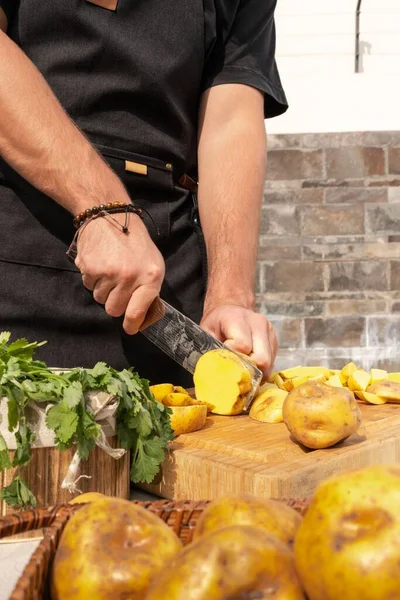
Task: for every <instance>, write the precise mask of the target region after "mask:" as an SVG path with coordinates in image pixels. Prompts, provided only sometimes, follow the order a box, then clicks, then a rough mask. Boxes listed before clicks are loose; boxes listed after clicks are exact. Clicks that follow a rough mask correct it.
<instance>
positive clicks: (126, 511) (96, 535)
mask: <svg viewBox="0 0 400 600" xmlns="http://www.w3.org/2000/svg"><path fill="white" fill-rule="evenodd" d="M181 548H182V543H181V542H180V540H179V538H178V537H177V536H176V535H175V533H174V532H173V531H172V529H170V528H169V527H168V525H166V524H165V523H164V522H163V521H162V520H161V519H159V518H158V517H157V516H156V515H154V514H153V513H151V512H150V511H147V510H145V509H144V508H142V507H141V506H138V505H135V504H133V503H131V502H128V501H127V500H121V499H120V498H104V499H102V500H98V501H97V502H93V503H92V504H87V505H86V506H83V507H82V508H81V509H79V511H78V512H77V513H75V514H74V515H73V516H72V517H71V519H70V520H69V521H68V523H67V525H66V526H65V529H64V531H63V533H62V536H61V540H60V543H59V546H58V549H57V552H56V556H55V560H54V566H53V571H52V599H53V600H88V599H90V598H95V599H96V600H110V599H112V600H126V599H127V598H129V600H141V599H144V598H145V596H146V593H147V589H148V587H149V585H150V581H151V580H152V579H153V577H155V576H156V575H157V574H158V572H159V571H160V570H161V569H162V568H163V567H164V566H165V565H166V564H167V563H168V561H169V560H170V559H171V558H172V557H173V556H174V555H175V554H176V553H177V552H178V551H179V550H180V549H181Z"/></svg>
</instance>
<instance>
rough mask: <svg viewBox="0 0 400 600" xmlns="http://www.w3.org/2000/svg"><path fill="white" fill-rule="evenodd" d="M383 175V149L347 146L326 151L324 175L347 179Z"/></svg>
mask: <svg viewBox="0 0 400 600" xmlns="http://www.w3.org/2000/svg"><path fill="white" fill-rule="evenodd" d="M384 174H385V154H384V151H383V148H372V147H359V146H352V147H351V146H348V147H344V148H328V149H327V150H326V175H327V177H328V179H329V178H336V179H347V178H355V177H365V176H371V175H384Z"/></svg>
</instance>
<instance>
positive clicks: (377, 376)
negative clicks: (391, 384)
mask: <svg viewBox="0 0 400 600" xmlns="http://www.w3.org/2000/svg"><path fill="white" fill-rule="evenodd" d="M387 379H388V372H387V371H385V370H384V369H371V385H372V384H373V383H377V382H378V381H386V380H387Z"/></svg>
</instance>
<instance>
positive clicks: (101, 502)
mask: <svg viewBox="0 0 400 600" xmlns="http://www.w3.org/2000/svg"><path fill="white" fill-rule="evenodd" d="M90 500H93V502H91V503H90V504H86V505H84V506H83V507H81V508H80V509H79V510H78V511H77V512H76V513H75V514H74V515H73V516H72V517H71V519H70V521H69V522H68V523H67V525H66V527H65V529H64V532H63V534H62V537H61V540H60V543H59V547H58V550H57V553H56V557H55V560H54V564H53V570H52V582H51V588H52V600H72V599H74V600H87V598H96V600H127V599H128V598H129V600H162V599H165V600H250V599H253V600H254V599H259V600H262V599H270V600H305V598H308V600H339V599H340V598H345V599H346V600H361V599H362V600H389V599H393V600H394V599H396V598H399V597H400V591H399V590H400V569H399V564H400V513H399V510H398V506H399V502H400V467H399V466H385V467H382V466H381V467H367V468H364V469H361V470H359V471H355V472H352V473H348V474H340V475H336V476H333V477H331V478H330V479H328V480H326V481H325V482H323V483H322V484H321V485H320V486H319V487H318V488H317V490H316V492H315V494H314V496H313V498H312V499H311V503H310V505H309V508H308V510H307V512H306V514H305V516H304V518H302V517H301V516H300V514H299V513H298V512H297V511H295V510H294V509H292V508H290V507H289V506H287V505H286V504H284V503H280V502H277V501H274V500H270V499H258V498H254V497H249V496H241V497H235V496H232V497H222V498H219V499H216V500H214V501H213V502H211V503H210V504H209V505H208V506H207V508H206V509H205V510H204V512H203V513H202V515H201V517H200V519H199V520H198V522H197V524H196V528H195V530H194V535H193V541H192V542H190V543H189V544H188V545H187V546H186V547H183V546H182V542H181V541H180V540H179V538H178V537H177V536H176V534H175V533H174V532H173V531H172V530H171V529H169V527H168V526H167V525H166V524H165V523H164V522H163V521H162V520H161V519H159V518H158V517H157V516H155V515H154V514H152V513H151V512H149V511H147V510H145V509H144V508H142V507H141V506H138V505H135V504H132V503H130V502H128V501H126V500H121V499H116V498H107V497H105V496H103V497H102V496H101V495H99V494H97V495H94V496H93V495H92V496H89V495H84V496H82V497H81V498H80V501H86V502H89V501H90Z"/></svg>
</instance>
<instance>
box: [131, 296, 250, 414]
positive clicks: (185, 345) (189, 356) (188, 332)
mask: <svg viewBox="0 0 400 600" xmlns="http://www.w3.org/2000/svg"><path fill="white" fill-rule="evenodd" d="M140 332H141V333H142V334H143V335H144V336H145V337H146V338H147V339H148V340H150V342H152V343H153V344H155V345H156V346H157V347H158V348H159V349H160V350H162V351H163V352H164V353H165V354H167V355H168V356H169V357H170V358H172V359H173V360H175V361H176V362H177V363H178V364H180V365H181V366H182V367H183V368H184V369H186V371H189V373H194V370H195V367H196V364H197V361H198V360H199V358H200V357H201V356H202V355H203V354H205V353H206V352H209V351H210V350H215V349H218V348H224V349H225V350H228V351H229V352H232V354H234V355H236V356H238V357H239V358H240V360H241V361H242V362H243V365H244V366H245V367H246V368H247V369H248V370H249V372H250V374H251V390H250V392H248V394H246V402H245V408H248V407H249V406H250V404H251V401H252V400H253V397H254V395H255V393H256V391H257V389H258V387H259V385H260V382H261V379H262V372H261V371H260V369H258V368H257V367H256V366H254V365H253V364H252V363H251V362H250V361H248V360H246V359H245V358H244V357H243V356H242V355H240V354H238V353H236V352H235V351H234V350H231V348H227V347H226V346H224V344H222V343H221V342H220V341H219V340H217V339H216V338H214V337H213V336H212V335H210V334H209V333H207V332H206V331H204V329H202V328H201V327H199V325H197V324H196V323H194V321H192V320H191V319H189V318H188V317H186V316H185V315H183V314H182V313H181V312H179V311H178V310H176V308H173V307H172V306H171V305H170V304H168V303H167V302H165V301H164V300H161V298H157V299H156V300H155V301H154V302H153V304H152V305H151V307H150V309H149V311H148V313H147V316H146V320H145V321H144V323H143V325H142V326H141V328H140Z"/></svg>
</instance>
